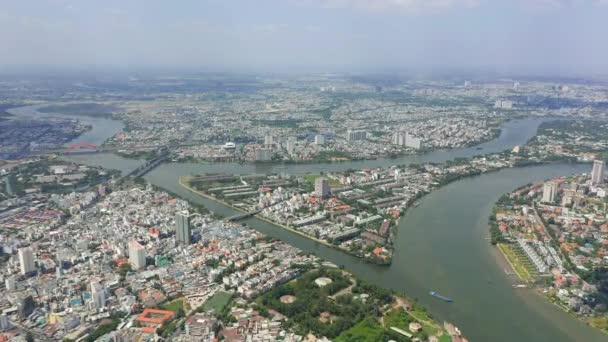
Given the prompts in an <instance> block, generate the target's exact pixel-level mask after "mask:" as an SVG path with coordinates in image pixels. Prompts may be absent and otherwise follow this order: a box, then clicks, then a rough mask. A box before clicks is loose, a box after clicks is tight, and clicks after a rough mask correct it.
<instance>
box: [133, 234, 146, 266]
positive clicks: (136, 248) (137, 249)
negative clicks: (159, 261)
mask: <svg viewBox="0 0 608 342" xmlns="http://www.w3.org/2000/svg"><path fill="white" fill-rule="evenodd" d="M129 263H130V264H131V266H132V267H133V269H134V270H140V269H142V268H144V267H146V249H145V248H144V246H142V245H141V244H139V242H137V241H135V240H133V241H131V242H129Z"/></svg>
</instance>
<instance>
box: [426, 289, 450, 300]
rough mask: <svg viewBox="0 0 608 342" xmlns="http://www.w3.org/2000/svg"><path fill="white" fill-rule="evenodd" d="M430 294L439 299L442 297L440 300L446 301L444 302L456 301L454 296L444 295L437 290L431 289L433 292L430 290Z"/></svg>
mask: <svg viewBox="0 0 608 342" xmlns="http://www.w3.org/2000/svg"><path fill="white" fill-rule="evenodd" d="M429 294H430V295H431V296H433V297H435V298H437V299H440V300H442V301H444V302H448V303H451V302H453V301H454V300H453V299H452V298H448V297H445V296H442V295H440V294H439V293H437V292H435V291H431V292H429Z"/></svg>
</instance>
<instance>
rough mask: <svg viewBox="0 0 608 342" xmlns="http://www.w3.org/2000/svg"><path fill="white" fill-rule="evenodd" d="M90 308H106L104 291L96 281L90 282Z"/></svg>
mask: <svg viewBox="0 0 608 342" xmlns="http://www.w3.org/2000/svg"><path fill="white" fill-rule="evenodd" d="M91 306H92V307H93V308H94V309H101V308H103V307H105V306H106V291H105V288H104V286H103V285H101V284H100V283H99V282H98V281H95V280H92V281H91Z"/></svg>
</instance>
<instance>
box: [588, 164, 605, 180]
mask: <svg viewBox="0 0 608 342" xmlns="http://www.w3.org/2000/svg"><path fill="white" fill-rule="evenodd" d="M605 169H606V164H605V163H604V161H603V160H594V161H593V170H592V171H591V184H593V185H597V184H602V183H603V182H604V174H605Z"/></svg>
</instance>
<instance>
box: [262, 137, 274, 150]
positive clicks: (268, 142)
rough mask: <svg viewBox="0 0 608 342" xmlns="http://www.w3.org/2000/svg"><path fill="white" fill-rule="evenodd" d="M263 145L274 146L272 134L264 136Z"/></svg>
mask: <svg viewBox="0 0 608 342" xmlns="http://www.w3.org/2000/svg"><path fill="white" fill-rule="evenodd" d="M264 147H266V148H273V147H274V137H273V136H272V135H266V136H264Z"/></svg>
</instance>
